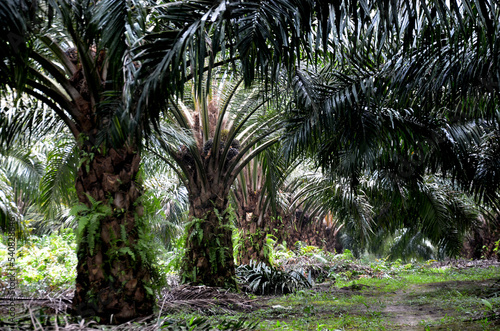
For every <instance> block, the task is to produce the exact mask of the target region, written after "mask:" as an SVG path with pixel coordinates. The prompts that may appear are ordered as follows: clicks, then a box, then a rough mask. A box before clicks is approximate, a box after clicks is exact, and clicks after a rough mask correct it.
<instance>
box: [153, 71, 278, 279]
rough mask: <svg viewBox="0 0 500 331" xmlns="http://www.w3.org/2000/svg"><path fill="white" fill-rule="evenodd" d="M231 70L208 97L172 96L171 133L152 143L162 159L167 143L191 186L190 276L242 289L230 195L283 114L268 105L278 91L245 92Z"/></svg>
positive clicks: (273, 137)
mask: <svg viewBox="0 0 500 331" xmlns="http://www.w3.org/2000/svg"><path fill="white" fill-rule="evenodd" d="M227 74H228V72H227V71H225V70H222V71H220V75H219V76H217V77H219V78H218V79H215V78H212V80H211V82H212V83H213V86H212V87H211V88H210V89H205V88H203V89H202V91H203V92H202V93H203V94H202V95H197V92H198V91H197V90H193V91H192V94H189V92H187V93H185V95H184V99H183V100H180V99H177V100H175V99H171V100H170V103H169V107H170V112H169V115H168V116H167V122H166V126H164V128H163V130H164V134H163V135H160V136H158V140H157V142H155V143H154V144H151V146H152V147H153V146H157V147H156V154H157V155H158V156H160V157H162V156H161V154H162V153H161V150H159V149H158V147H161V148H163V150H164V151H165V152H166V153H167V156H163V157H162V158H163V159H164V161H165V162H167V163H168V164H169V165H171V166H172V167H173V169H175V171H176V172H177V173H178V174H179V175H180V177H181V178H182V180H183V182H184V185H185V187H186V188H187V191H188V200H189V222H188V224H187V230H186V255H185V257H184V258H183V262H182V271H181V278H182V281H184V282H191V283H194V284H206V285H211V286H219V287H225V288H236V278H235V273H234V272H235V268H234V260H233V244H232V228H233V227H234V224H233V223H232V221H231V215H230V211H229V192H230V190H231V186H232V184H233V182H234V181H235V179H236V178H237V176H238V174H239V173H240V172H241V170H242V169H243V168H244V167H245V166H246V165H247V164H248V163H249V162H250V160H252V159H253V158H254V157H255V156H256V155H258V154H259V153H260V152H261V151H263V150H265V149H266V148H268V147H269V146H271V145H273V144H275V143H276V142H277V140H278V135H277V134H278V132H279V126H278V125H277V123H278V120H279V116H278V115H277V114H276V113H272V112H269V110H268V106H269V102H270V100H271V98H272V97H273V94H265V93H264V90H263V89H262V88H261V87H260V86H259V85H257V86H256V87H255V88H253V89H250V90H248V89H244V88H243V87H242V80H241V79H239V78H237V77H233V78H231V77H230V75H227ZM207 90H208V94H205V91H207ZM189 95H191V96H192V97H191V98H189V97H188V96H189ZM266 110H267V114H266ZM172 138H175V139H172Z"/></svg>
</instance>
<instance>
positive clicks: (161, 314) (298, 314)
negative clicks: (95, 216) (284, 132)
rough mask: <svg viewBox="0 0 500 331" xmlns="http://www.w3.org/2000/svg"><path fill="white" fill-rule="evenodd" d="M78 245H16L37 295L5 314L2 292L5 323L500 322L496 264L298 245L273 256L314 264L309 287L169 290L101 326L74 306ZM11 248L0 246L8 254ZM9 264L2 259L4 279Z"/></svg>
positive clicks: (280, 325) (332, 326)
mask: <svg viewBox="0 0 500 331" xmlns="http://www.w3.org/2000/svg"><path fill="white" fill-rule="evenodd" d="M72 254H74V238H73V236H72V235H71V234H70V233H66V234H64V235H63V236H55V235H53V236H50V237H45V238H42V239H36V240H34V241H32V242H30V243H29V244H26V245H25V246H24V247H21V248H20V249H19V250H18V255H17V262H16V263H17V265H18V266H19V272H18V274H17V277H18V278H19V279H18V281H19V287H18V292H19V293H17V292H16V295H18V296H23V297H34V298H37V299H35V300H31V299H29V300H27V299H24V300H18V301H15V319H14V322H11V321H10V316H9V315H8V314H7V309H10V306H9V305H10V302H8V301H6V300H5V298H3V299H0V309H1V310H0V330H2V331H3V330H16V331H19V330H110V331H116V330H140V331H150V330H245V329H255V330H500V267H499V266H498V263H493V264H494V265H493V266H491V265H490V266H489V265H488V263H484V262H481V263H479V262H478V263H473V262H470V261H459V262H456V263H453V264H451V265H444V266H443V265H439V264H437V263H435V262H427V263H408V264H403V263H401V262H400V261H396V262H387V261H384V260H376V261H371V262H370V261H367V262H365V263H361V262H360V261H357V260H354V259H353V257H352V255H350V253H349V252H345V253H344V254H336V255H335V254H331V253H327V252H323V251H321V250H319V249H317V248H312V247H310V246H308V247H305V249H304V250H303V251H302V252H301V253H294V252H292V251H289V250H286V251H284V252H282V256H281V260H280V259H276V265H277V266H278V267H279V268H283V269H287V268H289V267H291V266H293V267H297V268H304V269H308V268H309V270H315V271H316V273H315V277H316V283H315V285H314V286H313V287H312V288H308V289H300V290H297V291H295V292H294V293H292V294H287V295H272V296H257V295H253V294H249V295H243V294H230V293H225V292H224V291H217V290H214V289H206V288H205V289H202V288H197V287H191V288H181V289H180V290H177V292H175V291H176V290H169V291H167V290H165V291H163V292H162V293H161V295H160V296H159V298H158V311H157V312H156V313H155V315H153V316H150V317H148V318H145V319H143V320H140V321H134V322H131V323H127V324H125V325H121V326H104V325H98V323H96V322H95V321H89V320H81V319H79V318H78V317H73V316H70V315H69V314H68V311H67V308H68V307H69V306H70V303H71V295H72V291H73V285H72V284H73V283H74V276H75V275H74V264H75V263H76V258H75V257H74V256H73V255H72ZM6 256H7V255H6V250H5V247H4V248H3V249H2V247H0V257H1V258H2V261H3V260H6V259H4V258H5V257H6ZM475 264H478V265H479V266H475ZM490 264H491V263H490ZM4 265H5V264H3V262H0V273H1V274H2V277H1V278H0V283H2V281H3V282H4V283H3V285H5V282H6V280H5V275H6V273H4V272H2V266H4ZM311 267H312V269H310V268H311ZM318 270H319V271H320V272H318ZM0 285H2V284H0ZM186 291H187V292H186ZM202 292H203V293H202ZM185 293H187V295H184V294H185Z"/></svg>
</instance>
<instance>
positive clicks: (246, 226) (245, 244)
mask: <svg viewBox="0 0 500 331" xmlns="http://www.w3.org/2000/svg"><path fill="white" fill-rule="evenodd" d="M266 216H267V215H264V216H263V217H262V218H261V219H260V220H259V215H258V214H257V215H256V214H253V213H246V215H245V217H242V218H241V219H240V229H241V240H242V243H241V249H240V252H239V262H240V264H249V263H250V260H254V261H256V262H263V263H265V264H267V265H270V264H271V261H270V259H269V258H270V256H269V254H266V251H265V244H266V240H267V234H268V233H269V230H270V228H269V221H270V220H269V218H268V217H266ZM261 223H263V224H261Z"/></svg>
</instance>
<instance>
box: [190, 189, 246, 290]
mask: <svg viewBox="0 0 500 331" xmlns="http://www.w3.org/2000/svg"><path fill="white" fill-rule="evenodd" d="M227 196H228V192H227V190H226V189H224V188H221V189H219V190H217V185H213V186H211V187H209V188H205V189H199V190H191V191H190V192H189V203H190V207H189V218H190V223H189V225H188V227H187V229H186V231H187V236H186V254H185V256H184V259H183V262H182V273H181V275H182V282H183V283H192V284H204V285H207V286H213V287H223V288H227V289H236V288H237V285H236V275H235V268H234V259H233V242H232V232H233V226H232V224H230V217H229V212H228V199H227Z"/></svg>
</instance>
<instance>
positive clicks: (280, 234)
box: [231, 144, 299, 265]
mask: <svg viewBox="0 0 500 331" xmlns="http://www.w3.org/2000/svg"><path fill="white" fill-rule="evenodd" d="M298 166H299V162H298V161H297V162H292V163H291V164H288V163H287V162H286V161H285V159H284V157H283V156H282V154H281V148H280V146H279V144H276V145H273V146H271V147H269V148H267V149H266V150H265V151H263V152H262V153H261V154H260V155H259V156H258V157H256V158H254V159H253V160H252V161H251V162H249V163H248V164H247V166H246V167H245V168H243V169H242V171H241V172H240V174H239V175H238V178H237V180H236V181H235V182H234V186H233V188H232V190H231V196H232V198H233V199H232V201H234V206H235V211H236V214H237V216H238V226H239V229H240V241H241V242H240V243H239V244H240V247H239V249H238V260H239V262H240V263H241V264H249V263H250V261H251V260H254V261H256V262H263V263H266V264H267V265H270V263H271V261H270V254H269V253H270V252H269V251H267V249H266V247H267V245H266V241H267V236H268V235H273V236H274V237H275V238H277V239H278V241H282V240H284V238H285V237H286V236H287V233H286V232H287V231H288V228H287V227H286V225H287V224H286V222H285V219H288V217H287V216H288V214H289V210H288V203H287V197H286V195H285V194H283V190H284V188H285V186H286V184H287V181H288V180H289V178H290V175H291V173H292V172H293V171H294V170H295V169H296V168H297V167H298Z"/></svg>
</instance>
